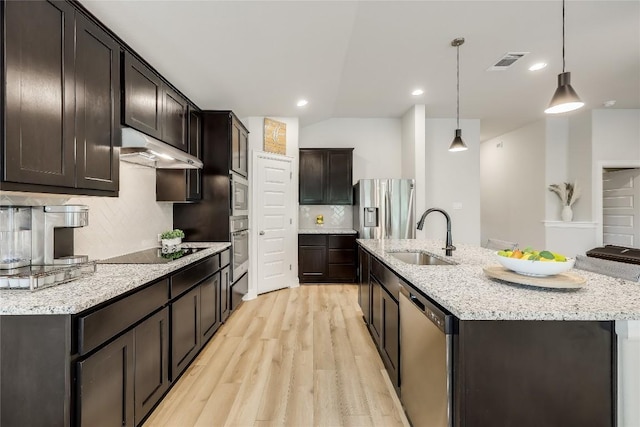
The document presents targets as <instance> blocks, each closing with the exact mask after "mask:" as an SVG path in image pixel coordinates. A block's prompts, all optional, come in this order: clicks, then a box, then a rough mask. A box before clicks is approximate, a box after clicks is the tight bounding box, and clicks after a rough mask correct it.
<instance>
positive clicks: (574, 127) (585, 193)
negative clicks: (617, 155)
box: [547, 111, 593, 221]
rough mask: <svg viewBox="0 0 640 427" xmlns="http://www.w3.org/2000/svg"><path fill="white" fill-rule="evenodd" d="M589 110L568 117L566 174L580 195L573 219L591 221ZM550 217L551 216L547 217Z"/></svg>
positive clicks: (590, 133) (574, 208)
mask: <svg viewBox="0 0 640 427" xmlns="http://www.w3.org/2000/svg"><path fill="white" fill-rule="evenodd" d="M591 114H592V113H591V111H583V112H580V113H579V114H575V115H573V116H571V117H570V118H569V119H568V122H569V148H568V159H567V165H568V166H567V167H568V173H567V176H568V177H569V178H570V179H572V180H575V181H577V183H578V185H579V186H580V189H581V193H582V195H581V196H580V198H579V199H578V200H577V201H576V203H575V204H574V205H573V206H572V209H573V220H574V221H591V220H592V219H593V214H592V212H591V211H592V208H591V206H592V191H593V188H592V185H591V167H592V166H591V165H592V164H593V159H592V144H593V142H592V140H593V138H592V130H591V129H592V128H591ZM547 218H548V219H551V218H552V217H547Z"/></svg>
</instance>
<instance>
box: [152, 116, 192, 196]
mask: <svg viewBox="0 0 640 427" xmlns="http://www.w3.org/2000/svg"><path fill="white" fill-rule="evenodd" d="M201 139H202V113H201V112H200V110H198V108H196V107H195V106H193V105H189V126H188V148H189V154H191V155H193V156H196V157H197V158H199V159H201V153H202V141H201ZM201 199H202V171H201V170H200V169H156V200H157V201H159V202H196V201H198V200H201Z"/></svg>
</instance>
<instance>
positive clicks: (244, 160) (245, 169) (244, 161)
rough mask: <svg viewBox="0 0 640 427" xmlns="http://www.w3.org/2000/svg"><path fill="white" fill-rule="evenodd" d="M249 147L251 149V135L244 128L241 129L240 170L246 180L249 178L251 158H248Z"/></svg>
mask: <svg viewBox="0 0 640 427" xmlns="http://www.w3.org/2000/svg"><path fill="white" fill-rule="evenodd" d="M248 147H249V134H248V133H247V131H246V130H244V129H243V128H240V154H239V157H240V170H239V172H238V173H239V174H240V175H242V176H244V177H245V178H246V177H248V176H249V157H248V152H247V150H248Z"/></svg>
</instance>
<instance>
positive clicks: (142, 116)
mask: <svg viewBox="0 0 640 427" xmlns="http://www.w3.org/2000/svg"><path fill="white" fill-rule="evenodd" d="M162 102H163V97H162V80H161V79H160V77H159V76H158V75H157V74H156V73H154V72H153V71H152V70H151V69H150V68H149V67H147V66H146V65H145V64H143V63H142V62H141V61H140V60H138V59H137V58H135V57H134V56H133V55H131V54H130V53H129V52H127V53H125V55H124V117H123V120H124V124H126V125H128V126H131V127H132V128H134V129H137V130H139V131H140V132H143V133H146V134H147V135H150V136H153V137H154V138H157V139H162Z"/></svg>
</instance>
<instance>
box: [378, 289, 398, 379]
mask: <svg viewBox="0 0 640 427" xmlns="http://www.w3.org/2000/svg"><path fill="white" fill-rule="evenodd" d="M381 296H382V313H381V314H382V325H383V326H382V341H381V345H380V350H381V352H382V356H383V357H382V360H383V361H384V364H385V366H386V367H387V371H388V372H389V378H391V382H392V383H393V385H394V386H396V387H398V386H399V385H400V382H399V367H400V364H399V361H400V310H399V309H398V303H397V302H396V301H395V300H394V299H393V298H391V295H389V293H388V292H387V291H385V290H384V289H382V291H381Z"/></svg>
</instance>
